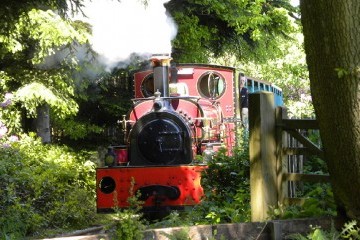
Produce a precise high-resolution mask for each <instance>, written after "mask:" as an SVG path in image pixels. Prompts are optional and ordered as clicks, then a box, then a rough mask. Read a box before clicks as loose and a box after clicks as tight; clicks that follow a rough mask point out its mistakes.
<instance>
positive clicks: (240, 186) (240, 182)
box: [190, 133, 250, 224]
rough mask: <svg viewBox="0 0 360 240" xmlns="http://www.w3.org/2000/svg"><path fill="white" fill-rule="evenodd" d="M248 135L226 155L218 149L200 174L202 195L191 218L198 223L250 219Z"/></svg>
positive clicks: (234, 221)
mask: <svg viewBox="0 0 360 240" xmlns="http://www.w3.org/2000/svg"><path fill="white" fill-rule="evenodd" d="M247 137H248V136H247V134H246V133H245V134H244V135H243V143H242V144H241V147H239V148H237V149H235V150H234V151H233V156H227V155H226V149H220V151H218V152H217V153H216V155H215V156H214V158H213V159H212V160H211V161H210V162H209V163H208V169H207V170H206V171H205V172H204V173H203V175H202V186H203V188H204V192H205V197H204V199H203V200H202V202H201V204H200V205H198V206H195V208H194V209H193V211H192V212H191V213H190V215H191V216H190V217H191V218H192V219H193V221H194V222H195V223H198V224H218V223H230V222H231V223H236V222H246V221H250V182H249V178H250V165H249V151H248V140H247Z"/></svg>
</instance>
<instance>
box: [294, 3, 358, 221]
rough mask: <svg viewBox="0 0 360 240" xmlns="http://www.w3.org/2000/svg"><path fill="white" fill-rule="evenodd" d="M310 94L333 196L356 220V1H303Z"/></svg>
mask: <svg viewBox="0 0 360 240" xmlns="http://www.w3.org/2000/svg"><path fill="white" fill-rule="evenodd" d="M300 7H301V18H302V24H303V32H304V37H305V52H306V56H307V64H308V67H309V74H310V86H311V94H312V98H313V103H314V108H315V113H316V118H317V119H318V122H319V127H320V133H321V139H322V142H323V147H324V152H325V159H326V160H327V165H328V168H329V172H330V175H331V180H332V185H333V190H334V193H335V195H336V197H337V199H338V200H340V203H341V204H342V207H345V210H346V213H347V216H348V217H350V218H353V219H357V220H360V108H359V103H360V91H359V89H360V85H359V83H360V1H359V0H301V2H300Z"/></svg>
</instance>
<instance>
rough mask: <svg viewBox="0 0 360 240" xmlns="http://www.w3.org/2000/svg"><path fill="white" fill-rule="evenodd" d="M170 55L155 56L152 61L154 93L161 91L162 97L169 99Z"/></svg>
mask: <svg viewBox="0 0 360 240" xmlns="http://www.w3.org/2000/svg"><path fill="white" fill-rule="evenodd" d="M171 59H172V58H171V57H170V54H154V55H153V56H152V57H151V58H150V60H151V63H152V66H153V69H154V92H156V91H159V92H160V93H161V97H169V96H170V93H169V66H170V61H171Z"/></svg>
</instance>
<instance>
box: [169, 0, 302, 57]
mask: <svg viewBox="0 0 360 240" xmlns="http://www.w3.org/2000/svg"><path fill="white" fill-rule="evenodd" d="M166 8H167V10H168V11H169V12H170V13H171V15H172V16H173V17H174V19H175V22H176V23H177V25H178V26H179V29H178V34H177V36H176V39H175V40H174V41H173V49H174V50H173V54H172V56H173V57H174V59H175V60H176V61H184V60H187V61H191V62H194V61H201V62H208V60H206V59H209V57H210V56H214V57H215V58H217V57H221V56H223V54H225V53H232V54H234V55H235V56H236V57H237V59H242V60H243V59H257V60H260V59H261V60H264V59H268V58H269V57H270V56H272V57H274V56H276V55H277V54H279V53H280V51H279V48H278V47H277V45H278V41H279V40H280V39H281V38H287V36H288V34H289V33H291V32H293V31H294V26H293V23H292V21H291V20H290V18H289V12H294V11H296V9H295V8H293V7H291V5H290V4H289V2H288V1H276V2H275V1H274V2H273V1H265V0H260V1H254V0H243V1H238V0H227V1H217V0H216V1H208V0H187V1H181V2H179V1H170V2H168V3H167V4H166ZM204 32H205V35H203V33H204Z"/></svg>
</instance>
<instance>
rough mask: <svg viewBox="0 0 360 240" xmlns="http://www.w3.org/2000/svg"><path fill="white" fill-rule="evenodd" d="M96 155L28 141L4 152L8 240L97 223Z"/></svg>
mask: <svg viewBox="0 0 360 240" xmlns="http://www.w3.org/2000/svg"><path fill="white" fill-rule="evenodd" d="M90 156H91V155H90V153H87V152H82V153H78V154H75V153H74V152H72V151H71V149H69V148H67V147H64V146H53V145H42V144H41V142H40V141H39V140H36V139H33V138H31V137H27V136H25V135H22V136H21V138H20V141H18V142H12V143H11V144H10V145H9V146H6V145H3V146H2V147H0V189H1V190H0V192H1V194H0V206H1V207H0V232H1V233H2V236H1V238H2V239H19V238H23V237H24V236H28V235H40V234H41V232H43V231H45V230H50V229H67V228H69V229H73V228H78V227H82V226H86V225H87V224H88V223H89V221H92V219H94V217H95V214H94V209H95V206H94V202H95V201H94V196H95V193H94V189H95V180H94V179H95V164H94V163H93V162H91V161H89V160H88V159H89V158H90Z"/></svg>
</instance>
